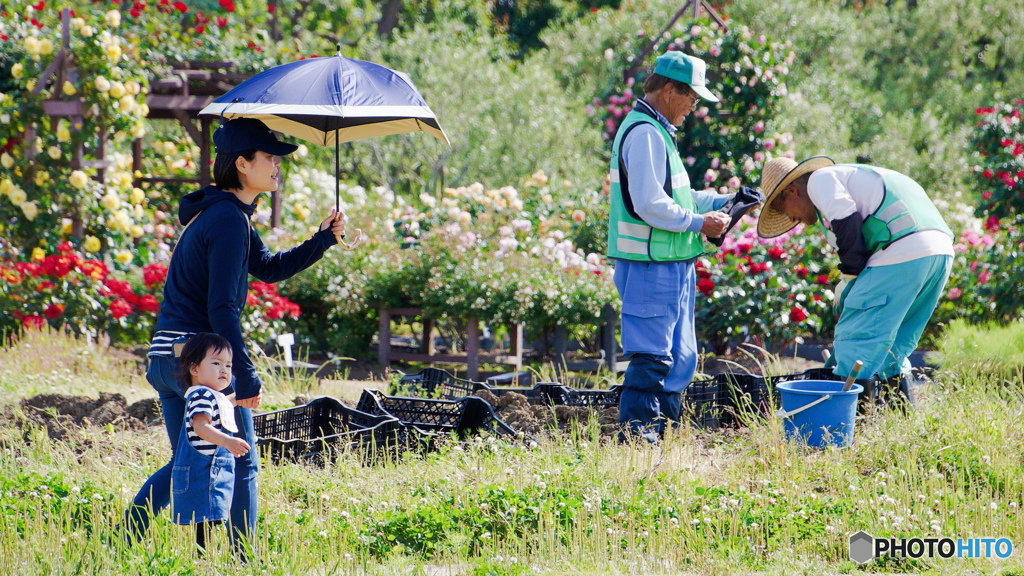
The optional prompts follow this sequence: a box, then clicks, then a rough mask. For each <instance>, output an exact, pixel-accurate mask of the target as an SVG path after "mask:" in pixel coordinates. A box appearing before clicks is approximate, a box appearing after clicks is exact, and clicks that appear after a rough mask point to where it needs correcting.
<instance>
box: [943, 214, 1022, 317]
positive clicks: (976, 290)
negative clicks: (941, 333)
mask: <svg viewBox="0 0 1024 576" xmlns="http://www.w3.org/2000/svg"><path fill="white" fill-rule="evenodd" d="M958 240H959V241H958V242H957V244H956V245H955V246H954V250H955V257H954V264H953V273H952V274H951V275H950V279H949V284H948V290H947V294H946V297H947V299H946V300H944V301H942V302H940V304H939V308H938V310H937V311H936V320H938V321H940V322H949V321H951V320H953V319H955V318H962V319H964V320H966V321H968V322H971V323H975V324H988V323H991V322H994V323H999V324H1008V323H1012V322H1017V321H1020V320H1021V318H1024V287H1022V286H1021V283H1020V282H1019V281H1018V277H1019V275H1020V270H1021V269H1022V267H1024V216H1018V217H1017V218H1016V219H1014V220H1007V221H1004V222H1002V223H1000V222H999V221H998V220H996V219H994V217H993V218H991V219H990V220H988V221H987V222H986V225H985V229H983V230H977V229H974V228H966V229H964V230H963V232H961V234H960V236H959V239H958Z"/></svg>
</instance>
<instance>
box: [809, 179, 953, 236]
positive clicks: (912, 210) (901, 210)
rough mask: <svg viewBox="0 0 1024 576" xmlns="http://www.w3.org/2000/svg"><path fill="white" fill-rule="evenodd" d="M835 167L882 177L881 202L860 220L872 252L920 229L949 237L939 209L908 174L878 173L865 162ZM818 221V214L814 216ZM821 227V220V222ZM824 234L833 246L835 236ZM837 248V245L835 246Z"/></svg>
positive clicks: (829, 231) (827, 230)
mask: <svg viewBox="0 0 1024 576" xmlns="http://www.w3.org/2000/svg"><path fill="white" fill-rule="evenodd" d="M836 166H853V167H855V168H858V169H860V170H867V171H869V172H874V173H875V174H878V175H879V176H881V177H882V184H883V187H884V188H883V195H882V203H881V204H879V205H878V208H877V209H876V210H875V211H874V212H872V213H871V214H870V215H868V217H867V218H865V219H864V224H863V226H862V227H861V232H862V233H863V234H864V241H865V242H866V243H867V247H868V250H869V251H870V252H871V253H872V254H874V253H876V252H880V251H882V250H885V249H886V248H888V247H889V246H891V245H892V243H893V242H895V241H897V240H899V239H901V238H906V237H907V236H910V235H911V234H913V233H915V232H921V231H923V230H938V231H940V232H943V233H945V234H946V235H948V236H949V237H950V238H952V237H953V232H952V231H950V229H949V226H947V225H946V222H945V221H944V220H943V219H942V215H941V214H939V210H938V209H937V208H936V207H935V204H932V201H931V199H930V198H928V195H927V194H925V191H924V188H921V185H920V184H918V183H917V182H914V180H913V179H912V178H910V177H909V176H904V175H903V174H900V173H899V172H891V171H890V172H885V173H882V172H879V171H878V170H875V168H874V167H872V166H868V165H866V164H836ZM818 219H819V221H820V220H821V215H820V214H819V215H818ZM822 226H823V227H824V223H822ZM825 236H826V238H827V239H828V243H829V244H830V245H831V246H832V247H833V248H837V246H836V237H835V234H833V233H832V230H830V229H828V228H826V229H825ZM837 249H838V248H837Z"/></svg>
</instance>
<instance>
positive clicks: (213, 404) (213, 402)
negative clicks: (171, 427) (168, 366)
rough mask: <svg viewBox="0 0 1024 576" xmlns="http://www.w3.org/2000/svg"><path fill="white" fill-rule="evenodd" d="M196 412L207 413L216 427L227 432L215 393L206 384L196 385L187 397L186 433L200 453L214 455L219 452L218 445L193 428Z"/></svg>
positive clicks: (190, 442)
mask: <svg viewBox="0 0 1024 576" xmlns="http://www.w3.org/2000/svg"><path fill="white" fill-rule="evenodd" d="M196 414H206V415H207V416H209V417H210V422H211V423H212V424H213V427H214V428H216V429H217V430H220V431H221V432H225V430H224V427H223V426H222V425H221V422H220V408H219V407H218V405H217V399H216V398H215V397H214V395H213V390H210V389H209V388H207V387H205V386H196V387H195V388H192V389H191V390H190V391H189V394H188V396H186V397H185V433H186V434H188V441H189V444H192V447H193V448H195V449H196V451H197V452H199V453H200V454H204V455H206V456H213V455H214V454H215V453H216V452H217V445H216V444H214V443H212V442H207V441H206V440H203V439H202V438H200V437H199V435H198V434H196V431H195V429H193V428H192V418H193V417H195V415H196ZM225 433H227V432H225Z"/></svg>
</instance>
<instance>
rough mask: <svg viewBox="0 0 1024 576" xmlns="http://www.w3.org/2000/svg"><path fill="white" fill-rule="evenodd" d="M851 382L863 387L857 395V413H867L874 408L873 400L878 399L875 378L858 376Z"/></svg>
mask: <svg viewBox="0 0 1024 576" xmlns="http://www.w3.org/2000/svg"><path fill="white" fill-rule="evenodd" d="M853 382H854V384H860V385H861V386H863V387H864V391H863V392H861V393H860V396H858V397H857V414H867V413H868V412H870V411H871V410H873V409H874V405H875V402H877V401H878V393H877V392H878V391H877V386H876V384H875V378H874V377H873V376H872V377H871V378H860V379H858V380H854V381H853Z"/></svg>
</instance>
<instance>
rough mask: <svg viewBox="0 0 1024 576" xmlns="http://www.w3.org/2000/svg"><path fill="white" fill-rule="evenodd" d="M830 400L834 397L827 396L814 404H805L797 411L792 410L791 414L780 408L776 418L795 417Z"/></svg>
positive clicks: (776, 412)
mask: <svg viewBox="0 0 1024 576" xmlns="http://www.w3.org/2000/svg"><path fill="white" fill-rule="evenodd" d="M830 398H832V395H831V394H826V395H824V396H822V397H821V398H818V399H817V400H815V401H814V402H811V403H809V404H804V405H803V406H801V407H799V408H797V409H796V410H790V411H789V412H786V411H785V410H783V409H782V408H779V409H778V410H776V411H775V416H777V417H778V418H789V417H791V416H795V415H797V414H799V413H801V412H803V411H804V410H807V409H808V408H811V407H813V406H817V405H818V404H821V403H822V402H824V401H826V400H828V399H830Z"/></svg>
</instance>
